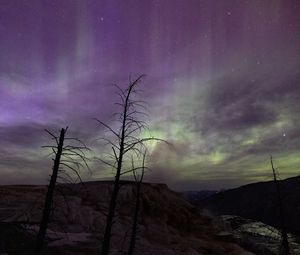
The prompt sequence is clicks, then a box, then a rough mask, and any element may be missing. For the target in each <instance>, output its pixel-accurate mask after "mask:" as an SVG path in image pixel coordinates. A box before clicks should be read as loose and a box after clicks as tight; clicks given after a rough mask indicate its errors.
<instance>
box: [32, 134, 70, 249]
mask: <svg viewBox="0 0 300 255" xmlns="http://www.w3.org/2000/svg"><path fill="white" fill-rule="evenodd" d="M65 133H66V130H65V129H64V128H62V129H61V131H60V137H59V142H58V145H57V152H56V156H55V160H54V166H53V171H52V175H51V179H50V183H49V186H48V190H47V195H46V198H45V204H44V209H43V216H42V221H41V223H40V228H39V232H38V235H37V240H36V252H37V254H39V253H40V252H41V251H42V250H43V247H44V241H45V236H46V232H47V227H48V223H49V217H50V213H51V207H52V202H53V195H54V190H55V184H56V180H57V176H58V170H59V165H60V159H61V155H62V152H63V145H64V139H65Z"/></svg>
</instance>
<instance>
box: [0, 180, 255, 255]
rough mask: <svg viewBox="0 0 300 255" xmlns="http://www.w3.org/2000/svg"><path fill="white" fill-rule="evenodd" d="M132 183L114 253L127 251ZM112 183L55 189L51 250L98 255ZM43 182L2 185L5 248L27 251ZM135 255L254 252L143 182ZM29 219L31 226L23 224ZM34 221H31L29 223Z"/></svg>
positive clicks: (0, 230) (0, 233)
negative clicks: (32, 184)
mask: <svg viewBox="0 0 300 255" xmlns="http://www.w3.org/2000/svg"><path fill="white" fill-rule="evenodd" d="M134 188H135V186H134V185H133V183H130V182H124V183H123V184H122V188H121V191H120V196H119V201H118V208H117V216H116V218H115V224H114V227H113V236H112V245H111V254H126V251H127V245H128V239H129V235H130V228H131V223H132V214H133V201H134V190H135V189H134ZM111 189H112V185H111V182H89V183H86V184H85V185H84V186H83V185H81V184H77V185H65V186H59V187H58V188H57V190H56V196H55V202H54V204H53V208H54V210H53V213H52V221H51V223H50V225H49V231H48V237H49V240H48V241H49V242H48V245H49V249H48V254H63V255H67V254H78V255H79V254H82V255H83V254H89V255H93V254H99V250H100V248H101V247H100V246H101V239H102V237H103V230H104V226H105V218H106V217H105V213H106V211H107V204H108V200H109V197H110V194H111ZM45 192H46V187H44V186H2V187H0V219H1V225H0V241H1V243H0V245H1V246H0V249H1V252H2V253H4V254H5V253H8V254H26V251H27V250H29V249H30V247H32V245H33V240H34V236H35V234H36V231H37V229H38V224H37V223H38V222H39V220H40V218H41V209H42V205H43V199H44V196H45ZM141 201H142V203H141V204H142V206H141V211H140V220H139V229H138V238H137V244H136V253H135V254H136V255H139V254H145V255H148V254H149V255H151V254H155V255H156V254H160V255H169V254H170V255H171V254H174V255H175V254H178V255H179V254H182V255H183V254H184V255H206V254H215V255H225V254H232V255H250V254H253V253H250V252H248V251H246V250H245V249H244V248H241V246H239V245H238V244H237V242H236V241H235V240H234V239H232V240H226V238H225V239H224V237H223V236H222V235H220V233H222V231H224V229H223V226H222V224H219V223H216V222H217V221H216V220H215V219H214V218H211V217H210V216H205V215H203V214H201V213H200V212H199V211H198V209H197V208H196V207H194V206H192V205H191V204H189V203H188V202H186V201H185V200H184V199H183V198H182V197H181V196H180V194H178V193H176V192H173V191H171V190H169V189H168V188H167V186H166V185H164V184H143V187H142V196H141ZM24 223H27V224H24ZM29 223H30V224H29Z"/></svg>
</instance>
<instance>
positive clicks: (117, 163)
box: [96, 75, 164, 255]
mask: <svg viewBox="0 0 300 255" xmlns="http://www.w3.org/2000/svg"><path fill="white" fill-rule="evenodd" d="M142 78H143V75H141V76H139V77H138V78H137V79H135V80H134V81H131V80H130V83H129V86H128V87H127V89H125V90H123V89H121V88H119V87H118V86H116V87H117V88H118V90H119V91H118V93H117V94H118V95H119V96H120V99H121V101H120V103H116V105H118V106H120V107H121V110H120V112H117V113H115V114H114V115H115V116H117V117H118V119H117V121H118V122H119V130H118V131H115V130H114V129H113V128H112V127H110V126H109V125H107V124H105V123H104V122H102V121H99V120H98V119H96V121H98V123H99V124H100V125H102V126H104V127H105V128H106V129H107V130H108V131H109V132H110V133H111V134H112V135H113V137H114V138H113V139H106V138H102V139H103V140H104V141H106V144H109V145H110V146H112V154H111V155H110V157H109V158H112V160H113V163H110V162H108V161H104V160H101V159H100V160H101V162H102V163H104V164H106V165H108V166H110V167H112V168H113V169H114V170H115V171H116V174H115V179H114V182H113V190H112V194H111V198H110V203H109V208H108V214H107V218H106V226H105V231H104V237H103V241H102V249H101V255H108V253H109V248H110V241H111V233H112V226H113V219H114V216H115V210H116V205H117V199H118V194H119V191H120V178H121V176H122V175H124V174H127V173H131V172H132V171H133V169H131V170H129V171H124V169H123V161H124V160H126V156H127V158H128V154H139V152H140V149H139V148H138V147H143V148H144V147H145V144H144V143H146V142H149V141H164V140H162V139H158V138H155V137H146V138H140V135H141V130H143V129H144V128H146V122H145V121H143V120H141V119H139V116H144V114H145V113H144V112H143V109H144V108H145V106H144V103H145V102H144V101H140V100H134V98H133V96H134V95H135V94H137V92H138V90H137V89H136V87H137V85H138V83H139V82H140V81H141V79H142ZM138 108H140V109H142V110H139V109H138ZM146 115H147V114H146ZM125 154H126V155H125ZM139 169H140V168H139ZM135 170H136V169H135Z"/></svg>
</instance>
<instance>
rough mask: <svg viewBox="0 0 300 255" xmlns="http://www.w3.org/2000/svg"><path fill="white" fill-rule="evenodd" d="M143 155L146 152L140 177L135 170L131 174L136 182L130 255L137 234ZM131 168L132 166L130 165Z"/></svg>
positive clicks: (143, 169) (143, 170)
mask: <svg viewBox="0 0 300 255" xmlns="http://www.w3.org/2000/svg"><path fill="white" fill-rule="evenodd" d="M145 157H146V153H145V154H144V155H143V165H142V168H141V171H142V173H141V177H140V178H138V176H137V175H136V173H135V170H134V171H133V176H134V179H135V182H136V197H135V208H134V216H133V222H132V230H131V238H130V243H129V249H128V255H132V254H133V251H134V248H135V244H136V234H137V228H138V219H139V212H140V203H141V202H140V200H141V198H140V197H141V187H142V183H143V178H144V172H145ZM132 167H133V169H135V168H134V166H132Z"/></svg>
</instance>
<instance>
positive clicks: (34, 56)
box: [0, 0, 300, 189]
mask: <svg viewBox="0 0 300 255" xmlns="http://www.w3.org/2000/svg"><path fill="white" fill-rule="evenodd" d="M299 13H300V2H299V1H297V0H288V1H287V0H266V1H262V0H251V1H247V0H226V1H221V0H220V1H218V0H186V1H184V0H106V1H105V0H82V1H81V0H40V1H37V0H30V1H25V0H3V1H1V4H0V50H1V58H0V137H1V147H0V170H1V171H0V183H1V184H10V183H45V181H46V180H47V178H48V174H49V171H50V167H51V161H50V160H49V157H47V156H46V155H47V151H46V152H45V151H43V149H41V146H42V145H45V144H47V143H48V142H49V139H48V137H47V134H45V132H44V131H43V130H44V129H45V128H47V129H49V130H51V131H53V132H58V131H59V129H60V128H61V127H64V126H67V125H69V126H70V132H72V134H73V135H76V136H78V137H80V138H82V139H83V140H84V141H85V142H86V143H87V144H88V145H89V146H90V147H92V148H93V149H94V150H95V151H94V153H95V154H99V153H100V154H101V153H102V151H103V148H101V145H100V144H99V143H98V142H97V141H96V138H97V137H99V136H103V135H104V133H103V130H102V129H101V128H99V126H97V124H96V123H95V122H94V121H93V120H92V118H94V117H96V118H99V119H101V120H103V121H106V122H107V123H110V121H111V115H112V113H113V112H114V111H115V108H114V107H115V106H114V102H115V100H116V97H115V96H114V87H113V86H112V84H114V83H117V84H119V85H120V86H126V84H127V81H128V77H129V75H130V74H131V75H133V76H136V75H139V74H146V77H145V79H144V80H143V82H142V86H143V89H144V99H145V100H146V101H147V102H148V103H149V109H148V111H149V115H150V117H149V118H150V122H149V126H150V130H151V133H152V134H153V135H155V136H157V137H160V138H163V139H166V140H167V141H169V142H171V143H172V144H173V145H174V148H173V149H172V150H170V149H169V148H167V147H166V145H164V144H154V145H152V147H151V155H150V157H149V165H150V166H151V169H152V170H151V171H149V172H148V173H147V179H148V180H150V181H158V182H166V183H167V184H169V185H170V187H172V188H175V189H204V188H228V187H235V186H238V185H242V184H245V183H249V182H253V181H264V180H269V179H270V178H271V171H270V165H269V154H272V155H273V157H274V160H275V164H276V166H277V167H278V171H279V173H280V177H281V178H285V177H288V176H293V175H298V174H299V173H300V115H299V113H300V103H299V102H300V101H299V100H300V84H299V82H300V71H299V70H300V69H299V68H300V18H299ZM100 168H101V166H100V165H99V163H97V162H91V169H92V171H93V174H92V175H91V176H88V177H86V178H88V179H89V180H96V179H97V180H98V179H101V178H107V177H109V176H112V173H111V171H105V170H103V169H100Z"/></svg>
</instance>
